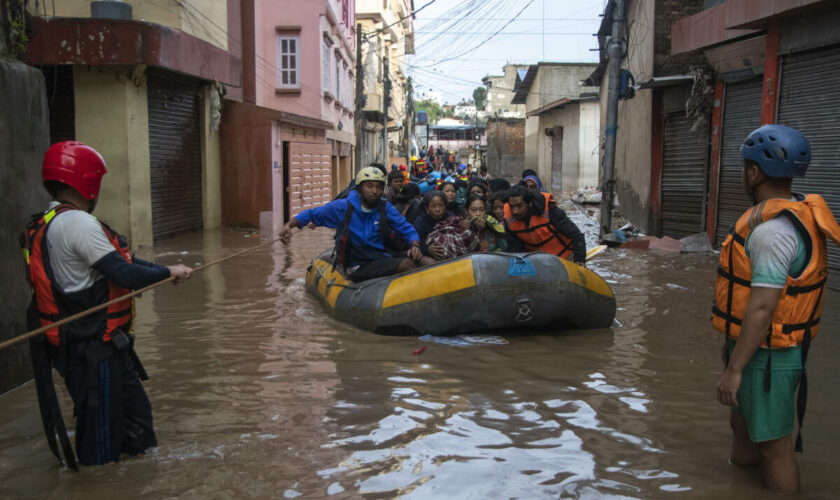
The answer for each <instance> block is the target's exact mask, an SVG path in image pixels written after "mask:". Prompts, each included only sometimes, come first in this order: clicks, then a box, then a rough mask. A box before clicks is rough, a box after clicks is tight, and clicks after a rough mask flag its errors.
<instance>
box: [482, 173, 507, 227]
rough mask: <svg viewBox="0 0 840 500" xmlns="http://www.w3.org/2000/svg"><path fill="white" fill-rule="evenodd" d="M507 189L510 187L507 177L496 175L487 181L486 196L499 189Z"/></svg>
mask: <svg viewBox="0 0 840 500" xmlns="http://www.w3.org/2000/svg"><path fill="white" fill-rule="evenodd" d="M508 189H510V182H508V180H507V179H503V178H501V177H496V178H495V179H490V182H488V183H487V196H490V195H491V194H493V193H498V192H500V191H507V190H508ZM500 220H501V219H500Z"/></svg>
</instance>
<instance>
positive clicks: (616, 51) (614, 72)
mask: <svg viewBox="0 0 840 500" xmlns="http://www.w3.org/2000/svg"><path fill="white" fill-rule="evenodd" d="M623 30H624V0H615V4H613V11H612V37H610V41H609V42H608V43H607V57H608V58H609V65H608V68H609V73H610V75H609V82H608V86H607V124H606V128H605V129H604V142H605V144H604V177H603V179H602V181H601V236H604V235H606V234H609V233H611V232H612V210H613V201H614V197H615V140H616V134H617V132H618V85H619V73H620V72H621V53H622V48H623V47H622V42H621V36H622V32H623Z"/></svg>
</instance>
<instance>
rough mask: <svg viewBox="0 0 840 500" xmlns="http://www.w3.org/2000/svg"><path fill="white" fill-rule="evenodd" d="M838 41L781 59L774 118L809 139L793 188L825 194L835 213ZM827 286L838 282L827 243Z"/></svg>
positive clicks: (838, 204)
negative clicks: (806, 161) (803, 168)
mask: <svg viewBox="0 0 840 500" xmlns="http://www.w3.org/2000/svg"><path fill="white" fill-rule="evenodd" d="M838 117H840V46H834V47H830V48H826V49H820V50H816V51H812V52H805V53H795V54H791V55H789V56H786V57H785V58H784V59H783V60H782V86H781V92H780V94H779V120H778V122H779V123H781V124H783V125H788V126H790V127H793V128H796V129H798V130H800V131H801V132H802V133H803V134H805V137H807V138H808V142H810V143H811V163H810V165H809V166H808V173H807V175H806V176H805V177H802V178H795V179H794V181H793V190H794V191H798V192H802V193H817V194H819V195H821V196H822V197H823V198H825V201H826V202H828V206H829V207H831V210H832V211H833V212H834V215H835V217H836V216H837V215H838V214H840V171H838V166H840V120H838ZM828 267H829V276H830V278H829V285H831V286H832V288H836V287H840V249H838V248H837V246H836V245H834V244H833V243H831V242H829V244H828Z"/></svg>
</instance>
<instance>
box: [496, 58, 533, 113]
mask: <svg viewBox="0 0 840 500" xmlns="http://www.w3.org/2000/svg"><path fill="white" fill-rule="evenodd" d="M520 69H528V65H527V64H506V65H505V66H504V68H503V72H504V74H503V75H493V76H490V77H488V82H489V85H488V86H487V106H486V107H485V111H487V115H488V116H505V115H509V116H517V117H521V118H524V117H525V106H523V105H522V104H511V103H510V101H511V99H513V86H514V85H515V84H516V72H517V71H518V70H520ZM505 110H507V113H506V112H505Z"/></svg>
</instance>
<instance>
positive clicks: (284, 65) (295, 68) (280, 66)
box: [277, 34, 300, 89]
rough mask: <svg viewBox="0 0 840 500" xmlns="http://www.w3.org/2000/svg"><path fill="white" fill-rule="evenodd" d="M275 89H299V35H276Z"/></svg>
mask: <svg viewBox="0 0 840 500" xmlns="http://www.w3.org/2000/svg"><path fill="white" fill-rule="evenodd" d="M277 88H279V89H299V88H300V35H281V34H278V35H277Z"/></svg>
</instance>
